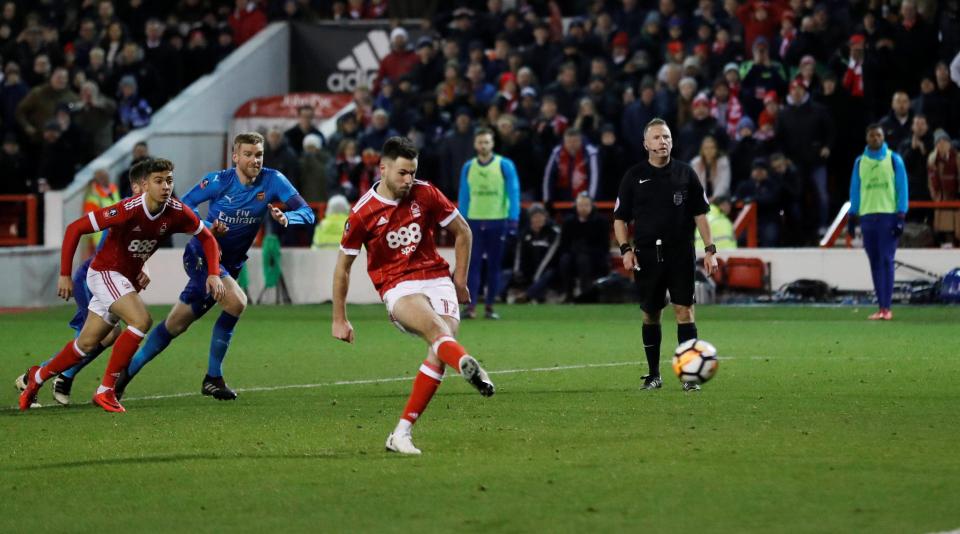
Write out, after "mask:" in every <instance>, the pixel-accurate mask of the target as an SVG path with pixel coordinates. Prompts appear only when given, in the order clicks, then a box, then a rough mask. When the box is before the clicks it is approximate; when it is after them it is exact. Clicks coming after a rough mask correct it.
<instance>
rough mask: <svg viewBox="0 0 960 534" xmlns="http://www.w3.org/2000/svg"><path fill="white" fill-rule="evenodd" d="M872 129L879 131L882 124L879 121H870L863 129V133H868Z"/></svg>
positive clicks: (881, 129) (881, 128)
mask: <svg viewBox="0 0 960 534" xmlns="http://www.w3.org/2000/svg"><path fill="white" fill-rule="evenodd" d="M873 130H880V131H881V132H883V125H882V124H880V123H879V122H871V123H870V124H868V125H867V129H866V130H864V131H863V133H870V132H872V131H873ZM884 133H886V132H884Z"/></svg>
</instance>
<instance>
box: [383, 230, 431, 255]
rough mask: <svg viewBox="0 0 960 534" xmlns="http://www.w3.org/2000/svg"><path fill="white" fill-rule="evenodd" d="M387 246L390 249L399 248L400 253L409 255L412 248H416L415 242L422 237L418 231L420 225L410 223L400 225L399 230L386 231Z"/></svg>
mask: <svg viewBox="0 0 960 534" xmlns="http://www.w3.org/2000/svg"><path fill="white" fill-rule="evenodd" d="M386 238H387V246H388V247H390V248H392V249H397V248H400V247H403V248H402V249H400V253H401V254H403V255H404V256H409V255H410V254H412V253H413V251H414V250H417V243H419V242H420V240H421V239H423V233H422V232H421V231H420V225H419V224H417V223H412V224H410V225H409V226H401V227H400V229H399V230H396V231H390V232H387V236H386Z"/></svg>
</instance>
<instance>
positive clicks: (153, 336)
mask: <svg viewBox="0 0 960 534" xmlns="http://www.w3.org/2000/svg"><path fill="white" fill-rule="evenodd" d="M172 340H173V336H171V335H170V332H169V331H168V330H167V323H166V321H161V323H160V324H159V325H157V327H156V328H154V329H153V330H151V331H150V334H148V335H147V339H146V341H144V342H143V345H141V346H140V350H138V351H137V353H136V354H134V355H133V360H131V361H130V365H128V366H127V374H129V375H130V376H133V375H135V374H137V373H139V372H140V369H143V366H144V365H147V364H148V363H150V360H152V359H154V358H156V357H157V354H160V352H162V351H163V349H165V348H167V345H169V344H170V341H172Z"/></svg>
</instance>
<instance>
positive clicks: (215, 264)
mask: <svg viewBox="0 0 960 534" xmlns="http://www.w3.org/2000/svg"><path fill="white" fill-rule="evenodd" d="M197 239H199V240H200V245H201V246H202V247H203V256H204V259H206V260H207V292H208V293H209V294H210V296H212V297H213V298H214V300H220V298H221V297H223V292H224V288H223V282H222V281H221V280H220V245H218V244H217V239H216V238H215V237H213V234H211V233H210V230H208V229H207V228H206V227H203V229H202V230H200V233H198V234H197Z"/></svg>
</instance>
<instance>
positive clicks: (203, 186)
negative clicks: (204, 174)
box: [200, 178, 210, 189]
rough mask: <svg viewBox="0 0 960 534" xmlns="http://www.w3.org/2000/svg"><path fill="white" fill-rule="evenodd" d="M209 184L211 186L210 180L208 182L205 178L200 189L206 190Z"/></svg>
mask: <svg viewBox="0 0 960 534" xmlns="http://www.w3.org/2000/svg"><path fill="white" fill-rule="evenodd" d="M209 184H210V180H207V179H206V178H204V179H203V180H200V189H206V188H207V185H209Z"/></svg>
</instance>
